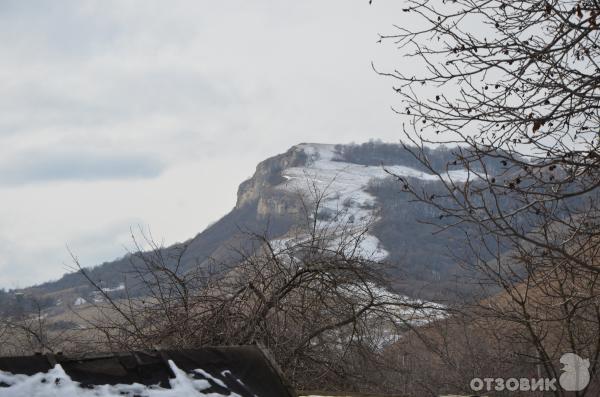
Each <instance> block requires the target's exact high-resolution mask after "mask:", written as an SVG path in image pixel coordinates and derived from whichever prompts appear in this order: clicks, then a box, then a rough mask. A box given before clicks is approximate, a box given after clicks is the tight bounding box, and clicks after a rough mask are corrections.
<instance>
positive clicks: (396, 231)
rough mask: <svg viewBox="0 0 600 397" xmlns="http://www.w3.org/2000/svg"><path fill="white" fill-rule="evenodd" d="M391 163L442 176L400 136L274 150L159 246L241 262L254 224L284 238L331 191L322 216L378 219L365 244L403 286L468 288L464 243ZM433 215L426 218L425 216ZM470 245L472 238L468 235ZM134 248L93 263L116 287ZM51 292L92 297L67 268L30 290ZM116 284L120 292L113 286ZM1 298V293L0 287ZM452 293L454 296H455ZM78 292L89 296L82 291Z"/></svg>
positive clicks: (424, 180) (442, 294)
mask: <svg viewBox="0 0 600 397" xmlns="http://www.w3.org/2000/svg"><path fill="white" fill-rule="evenodd" d="M427 155H428V157H429V160H430V161H431V162H432V164H434V165H435V166H436V167H439V171H440V172H441V171H442V170H445V169H447V168H446V167H447V164H450V163H451V161H452V160H453V155H452V149H451V148H445V147H442V148H438V149H431V150H429V151H428V152H427ZM449 169H450V171H449V172H448V177H450V178H452V179H453V180H462V179H464V178H465V177H466V173H465V172H464V171H463V170H460V169H452V168H449ZM388 172H391V173H393V174H396V175H400V176H403V177H405V178H409V179H411V180H412V181H414V182H417V183H420V184H423V186H427V187H428V188H429V189H434V190H435V189H436V186H437V185H440V188H441V184H440V181H439V180H438V179H437V177H435V176H434V175H431V174H429V173H427V172H426V170H425V169H424V168H423V167H422V166H421V164H420V163H419V162H418V161H417V160H416V159H415V158H414V157H413V156H412V155H411V154H410V153H409V152H408V151H407V150H406V149H404V148H403V147H402V146H401V145H400V144H388V143H381V142H369V143H365V144H351V145H331V144H316V143H304V144H299V145H296V146H293V147H292V148H290V149H289V150H288V151H286V152H285V153H282V154H279V155H276V156H274V157H271V158H268V159H266V160H264V161H262V162H261V163H259V164H258V166H257V167H256V171H255V173H254V175H253V176H252V177H251V178H250V179H248V180H246V181H244V182H242V183H241V184H240V186H239V189H238V193H237V202H236V205H235V207H234V208H233V209H232V210H231V212H229V213H228V214H226V215H225V216H223V217H222V218H221V219H220V220H219V221H217V222H215V223H214V224H212V225H211V226H209V227H208V228H206V229H205V230H204V231H202V232H201V233H199V234H198V235H196V236H195V237H193V238H191V239H190V240H188V241H186V242H184V243H179V244H175V245H173V246H170V247H165V248H161V249H160V252H161V255H163V257H164V258H166V259H165V260H166V261H167V262H168V261H174V259H173V258H174V257H175V256H176V254H177V253H178V252H179V250H181V249H182V247H183V246H184V245H185V246H186V247H187V248H186V251H185V254H184V255H183V257H182V258H181V266H183V267H184V268H189V267H190V266H204V267H208V266H210V265H211V264H214V263H215V262H221V263H222V262H227V263H235V260H236V258H237V254H236V250H235V249H232V248H236V249H249V248H250V247H249V246H248V245H247V238H246V233H247V232H256V233H263V232H266V233H267V234H268V236H269V238H270V239H273V240H282V239H284V238H285V236H286V233H288V232H290V230H292V228H293V226H294V224H295V223H296V222H297V219H298V213H299V212H300V210H301V203H302V200H301V197H302V196H304V197H306V196H307V195H311V194H313V195H314V194H315V192H317V193H323V194H324V196H323V200H322V203H321V210H320V212H319V217H322V218H324V219H327V217H328V216H333V215H332V214H340V213H341V214H343V215H342V217H343V221H344V222H350V223H353V222H356V223H357V224H359V223H363V222H367V221H369V222H371V223H372V225H371V227H370V229H369V232H368V235H367V236H365V239H364V241H363V242H362V244H361V250H363V252H364V254H365V255H366V256H369V257H371V258H373V259H377V260H384V261H385V262H387V263H388V264H389V270H388V276H389V280H390V281H391V284H392V285H393V287H394V288H395V289H397V290H398V291H399V292H402V293H404V294H407V295H410V296H414V297H418V298H426V299H438V300H443V299H447V298H449V297H450V295H448V291H449V290H452V291H454V292H453V293H454V294H455V293H456V292H457V291H458V292H460V291H461V290H462V291H468V289H469V287H468V285H466V284H465V283H464V282H462V281H461V282H458V281H457V277H459V276H460V271H459V269H458V268H457V266H456V260H455V259H454V258H452V257H449V256H448V255H447V252H448V246H449V245H450V246H453V247H454V248H455V250H454V251H455V254H458V255H460V252H456V251H457V250H456V248H457V247H458V251H460V247H461V244H457V243H455V238H454V236H453V235H452V234H450V233H448V232H443V233H440V234H433V232H434V231H435V229H434V228H433V227H432V226H430V225H428V224H427V223H426V221H427V220H432V219H436V218H437V216H438V214H436V213H435V212H434V211H433V210H432V209H431V208H430V207H427V206H425V205H422V204H418V203H414V202H411V201H410V199H409V197H407V196H406V195H405V194H403V193H402V184H401V183H400V182H398V181H397V180H396V179H395V178H393V177H392V176H390V174H389V173H388ZM423 221H425V223H424V222H423ZM462 246H464V245H462ZM132 260H135V258H134V256H132V255H126V256H124V257H123V258H120V259H117V260H114V261H111V262H106V263H103V264H101V265H98V266H96V267H94V268H92V269H90V270H89V275H90V276H91V277H92V278H93V279H94V280H96V281H97V282H98V283H100V284H101V285H102V286H103V287H105V288H107V289H109V290H111V291H116V292H114V293H118V291H119V290H120V289H119V288H118V287H119V286H120V285H121V284H122V283H123V281H124V279H125V276H126V274H127V272H128V271H130V270H131V268H132V267H131V261H132ZM25 292H26V293H28V294H33V295H36V296H43V297H45V298H46V300H47V301H48V302H49V303H48V304H52V302H54V304H56V303H57V301H59V300H60V301H61V302H63V301H69V302H70V303H71V304H73V303H74V302H75V301H76V300H77V299H78V298H80V297H81V298H83V299H87V300H89V299H94V296H93V289H92V288H91V286H90V285H89V283H88V282H87V281H86V280H85V279H84V278H83V276H82V275H81V274H79V273H69V274H66V275H64V276H63V277H62V278H61V279H59V280H57V281H52V282H47V283H44V284H41V285H37V286H34V287H31V288H28V289H26V290H25ZM111 293H112V292H111ZM0 298H1V297H0ZM450 298H451V297H450ZM79 302H82V301H81V300H79Z"/></svg>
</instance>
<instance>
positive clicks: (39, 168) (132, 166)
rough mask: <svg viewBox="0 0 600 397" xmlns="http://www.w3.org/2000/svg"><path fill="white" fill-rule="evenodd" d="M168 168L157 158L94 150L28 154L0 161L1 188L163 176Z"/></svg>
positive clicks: (146, 155)
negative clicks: (56, 182) (45, 183)
mask: <svg viewBox="0 0 600 397" xmlns="http://www.w3.org/2000/svg"><path fill="white" fill-rule="evenodd" d="M164 169H165V165H164V164H163V163H162V162H161V161H160V160H159V159H158V158H157V156H155V155H150V154H137V153H134V154H129V153H112V152H106V153H103V152H90V151H87V152H86V151H52V152H25V153H21V154H20V155H19V156H18V157H16V158H12V159H5V160H4V161H2V162H0V185H4V186H7V185H9V186H14V185H25V184H31V183H40V182H51V181H98V180H106V179H140V178H154V177H157V176H159V175H160V174H161V173H162V172H163V171H164Z"/></svg>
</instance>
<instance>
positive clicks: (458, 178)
mask: <svg viewBox="0 0 600 397" xmlns="http://www.w3.org/2000/svg"><path fill="white" fill-rule="evenodd" d="M295 148H296V149H297V150H302V151H303V152H304V153H305V154H306V155H307V157H308V159H307V163H306V165H305V166H303V167H291V168H287V169H285V170H284V171H283V174H282V176H283V177H284V178H285V179H286V181H285V182H284V183H282V184H281V185H280V186H281V188H283V189H285V190H287V191H292V192H301V193H304V194H309V195H310V194H311V193H314V191H315V190H316V191H317V192H319V193H324V194H325V197H324V200H323V202H322V203H321V205H322V209H323V210H325V211H329V212H330V213H332V214H336V215H338V216H337V218H336V220H335V221H337V222H339V223H340V224H347V223H355V224H357V225H361V224H363V225H364V224H367V223H370V222H373V221H375V220H376V219H377V214H376V211H375V208H376V206H375V197H374V196H373V195H372V194H370V193H368V192H367V187H368V185H369V183H370V182H371V181H372V180H374V179H383V178H386V177H389V174H388V173H387V172H386V169H387V170H388V171H389V172H391V173H394V174H396V175H398V176H405V177H410V178H417V179H422V180H424V181H436V180H438V177H437V176H436V175H432V174H427V173H425V172H422V171H419V170H416V169H414V168H410V167H405V166H400V165H395V166H389V167H387V166H386V167H385V169H384V168H383V167H381V166H369V165H360V164H354V163H348V162H345V161H342V159H341V158H339V156H338V155H337V154H336V151H335V145H330V144H314V143H308V144H301V145H297V146H296V147H295ZM467 177H468V174H467V172H465V171H462V170H456V171H450V172H449V173H448V175H446V176H445V178H447V179H449V180H452V181H454V182H462V181H464V180H466V179H467ZM360 248H361V250H362V251H363V252H362V254H363V255H364V256H367V257H369V258H371V259H373V260H382V259H384V258H385V257H387V256H388V252H387V251H386V250H385V249H384V248H383V246H382V245H381V242H380V241H379V240H378V239H377V237H375V236H373V235H367V236H365V239H364V241H362V243H361V246H360Z"/></svg>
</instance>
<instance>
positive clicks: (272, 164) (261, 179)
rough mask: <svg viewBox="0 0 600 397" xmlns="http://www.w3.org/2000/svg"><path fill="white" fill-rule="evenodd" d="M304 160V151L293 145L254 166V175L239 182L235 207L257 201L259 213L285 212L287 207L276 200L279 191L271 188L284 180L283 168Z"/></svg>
mask: <svg viewBox="0 0 600 397" xmlns="http://www.w3.org/2000/svg"><path fill="white" fill-rule="evenodd" d="M306 161H307V156H306V153H305V152H304V151H303V150H302V149H301V148H300V147H299V146H294V147H292V148H291V149H289V150H288V151H287V152H285V153H282V154H279V155H276V156H274V157H271V158H268V159H266V160H264V161H262V162H260V163H259V164H258V165H257V166H256V171H255V172H254V175H253V176H252V177H251V178H250V179H248V180H246V181H244V182H242V183H241V184H240V187H239V188H238V193H237V202H236V205H235V207H236V208H238V209H239V208H242V207H244V206H246V205H248V204H249V203H258V211H259V213H260V214H261V215H266V214H268V213H269V212H271V211H272V212H274V213H280V214H281V213H283V212H285V211H286V210H287V209H289V207H287V206H286V204H284V203H280V202H278V197H277V196H279V195H280V192H278V193H277V194H274V192H273V188H274V187H275V186H277V185H279V184H281V183H283V182H285V178H284V177H283V174H282V173H283V170H285V169H287V168H291V167H302V166H304V165H305V164H306ZM288 204H289V203H288Z"/></svg>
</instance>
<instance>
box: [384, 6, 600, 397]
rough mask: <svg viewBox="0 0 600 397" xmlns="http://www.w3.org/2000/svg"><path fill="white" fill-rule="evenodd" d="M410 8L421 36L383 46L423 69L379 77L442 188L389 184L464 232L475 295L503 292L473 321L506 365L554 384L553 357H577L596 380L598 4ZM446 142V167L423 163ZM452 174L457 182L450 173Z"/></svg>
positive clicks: (400, 33)
mask: <svg viewBox="0 0 600 397" xmlns="http://www.w3.org/2000/svg"><path fill="white" fill-rule="evenodd" d="M406 3H407V6H406V7H405V8H404V11H405V12H406V13H409V14H410V15H411V17H412V21H416V22H415V24H417V25H418V27H417V28H410V27H406V26H399V27H397V31H396V32H394V33H392V34H389V35H382V36H381V40H382V41H393V42H394V43H395V44H396V45H398V47H399V48H400V49H401V50H402V51H404V54H405V55H406V57H407V58H408V59H410V60H411V63H412V64H413V65H420V66H422V67H421V68H420V69H419V70H420V74H418V75H412V74H407V73H405V72H403V70H405V67H406V66H407V65H399V66H398V67H396V68H395V70H393V71H391V72H385V71H380V72H379V73H381V74H382V75H385V76H388V77H390V78H392V79H394V81H395V83H394V84H395V86H394V89H395V91H396V92H397V93H398V95H399V97H400V100H401V105H400V106H396V107H395V108H394V110H395V111H396V112H397V113H399V114H402V115H404V116H405V117H407V120H408V121H407V124H405V128H404V135H405V137H406V140H407V145H406V148H407V150H409V151H410V152H411V153H412V154H413V155H414V157H415V158H416V159H418V160H419V161H420V163H421V165H422V166H423V167H424V168H425V169H426V170H427V171H429V172H430V173H432V174H434V175H436V176H437V177H438V179H439V181H440V182H441V183H442V184H443V186H444V187H445V189H444V191H443V192H442V193H439V192H435V194H432V192H431V191H428V190H427V189H426V188H422V187H420V186H417V185H414V184H413V183H411V181H410V180H408V179H406V178H402V177H400V176H397V178H398V179H399V181H400V183H402V184H403V186H404V188H405V190H406V191H407V193H408V194H410V195H412V196H413V198H414V199H416V200H418V201H420V202H424V203H427V204H429V205H430V206H432V208H434V209H435V210H436V211H437V212H438V217H437V219H436V220H435V221H430V222H431V223H434V224H436V225H438V226H439V227H440V228H443V229H451V230H454V231H456V233H462V234H464V235H465V237H466V242H467V244H469V246H470V248H471V249H470V252H471V254H472V255H470V257H469V258H464V263H463V264H464V265H466V266H469V267H470V268H474V269H476V270H477V274H478V276H479V285H480V286H481V288H482V291H483V292H484V293H486V292H487V294H488V295H489V293H491V292H497V291H498V290H500V291H501V293H500V295H498V296H496V297H495V298H493V299H487V300H483V301H481V302H480V303H479V304H477V305H475V307H473V308H472V309H471V310H472V312H471V314H472V315H474V316H476V318H477V319H478V322H479V323H480V324H482V323H483V320H489V321H488V323H489V325H490V327H491V328H489V329H493V328H498V327H499V326H500V327H501V328H500V330H499V331H498V332H494V336H495V337H498V338H499V340H500V341H501V344H502V346H505V347H506V348H508V349H510V351H511V352H512V353H513V355H514V359H513V361H515V362H517V361H519V360H520V361H521V362H522V361H523V360H526V361H527V362H528V363H530V364H531V366H533V367H535V368H538V369H539V370H540V373H541V374H544V375H545V376H549V377H557V376H558V375H559V374H560V367H561V364H560V363H559V362H558V358H559V357H560V356H561V354H563V353H565V352H575V353H578V354H580V355H581V356H582V357H587V358H589V359H590V362H591V367H590V370H591V371H592V374H593V375H594V377H595V376H597V375H596V374H597V363H598V350H599V343H598V341H597V335H598V333H599V332H600V327H599V323H600V317H599V316H598V313H599V309H600V307H599V306H598V285H597V277H598V273H599V272H600V267H599V266H598V262H597V258H598V249H599V248H600V245H599V244H600V238H599V237H600V236H599V230H600V224H599V222H598V215H599V213H598V209H599V205H598V204H599V196H598V186H599V183H600V162H599V161H600V153H599V150H600V149H599V144H600V141H599V139H600V137H599V135H598V131H599V129H600V123H599V121H600V114H599V109H600V106H599V104H600V68H599V65H598V62H599V49H598V41H599V38H600V31H599V29H598V24H597V16H598V14H599V13H600V3H599V2H598V1H595V0H591V1H558V0H548V1H537V0H526V1H516V2H508V1H488V0H452V1H450V0H446V1H432V0H408V1H406ZM417 25H415V26H417ZM408 143H410V145H408ZM440 144H446V145H457V147H456V149H454V154H455V156H454V159H453V160H452V161H450V162H448V163H447V164H446V165H445V166H442V167H440V166H438V165H435V164H432V163H431V162H430V161H429V159H428V150H429V147H431V146H435V145H440ZM458 169H462V170H464V173H465V178H462V179H461V180H457V179H456V178H454V179H453V178H452V177H451V174H450V173H449V171H451V170H458ZM595 336H596V337H595ZM594 379H595V381H596V382H597V379H596V378H594ZM597 387H598V385H597V384H593V385H592V386H590V387H588V389H587V390H586V391H582V392H577V393H576V395H580V396H581V395H584V394H586V393H594V390H596V389H597ZM555 394H556V395H564V391H562V390H560V389H559V390H557V391H556V392H555Z"/></svg>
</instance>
